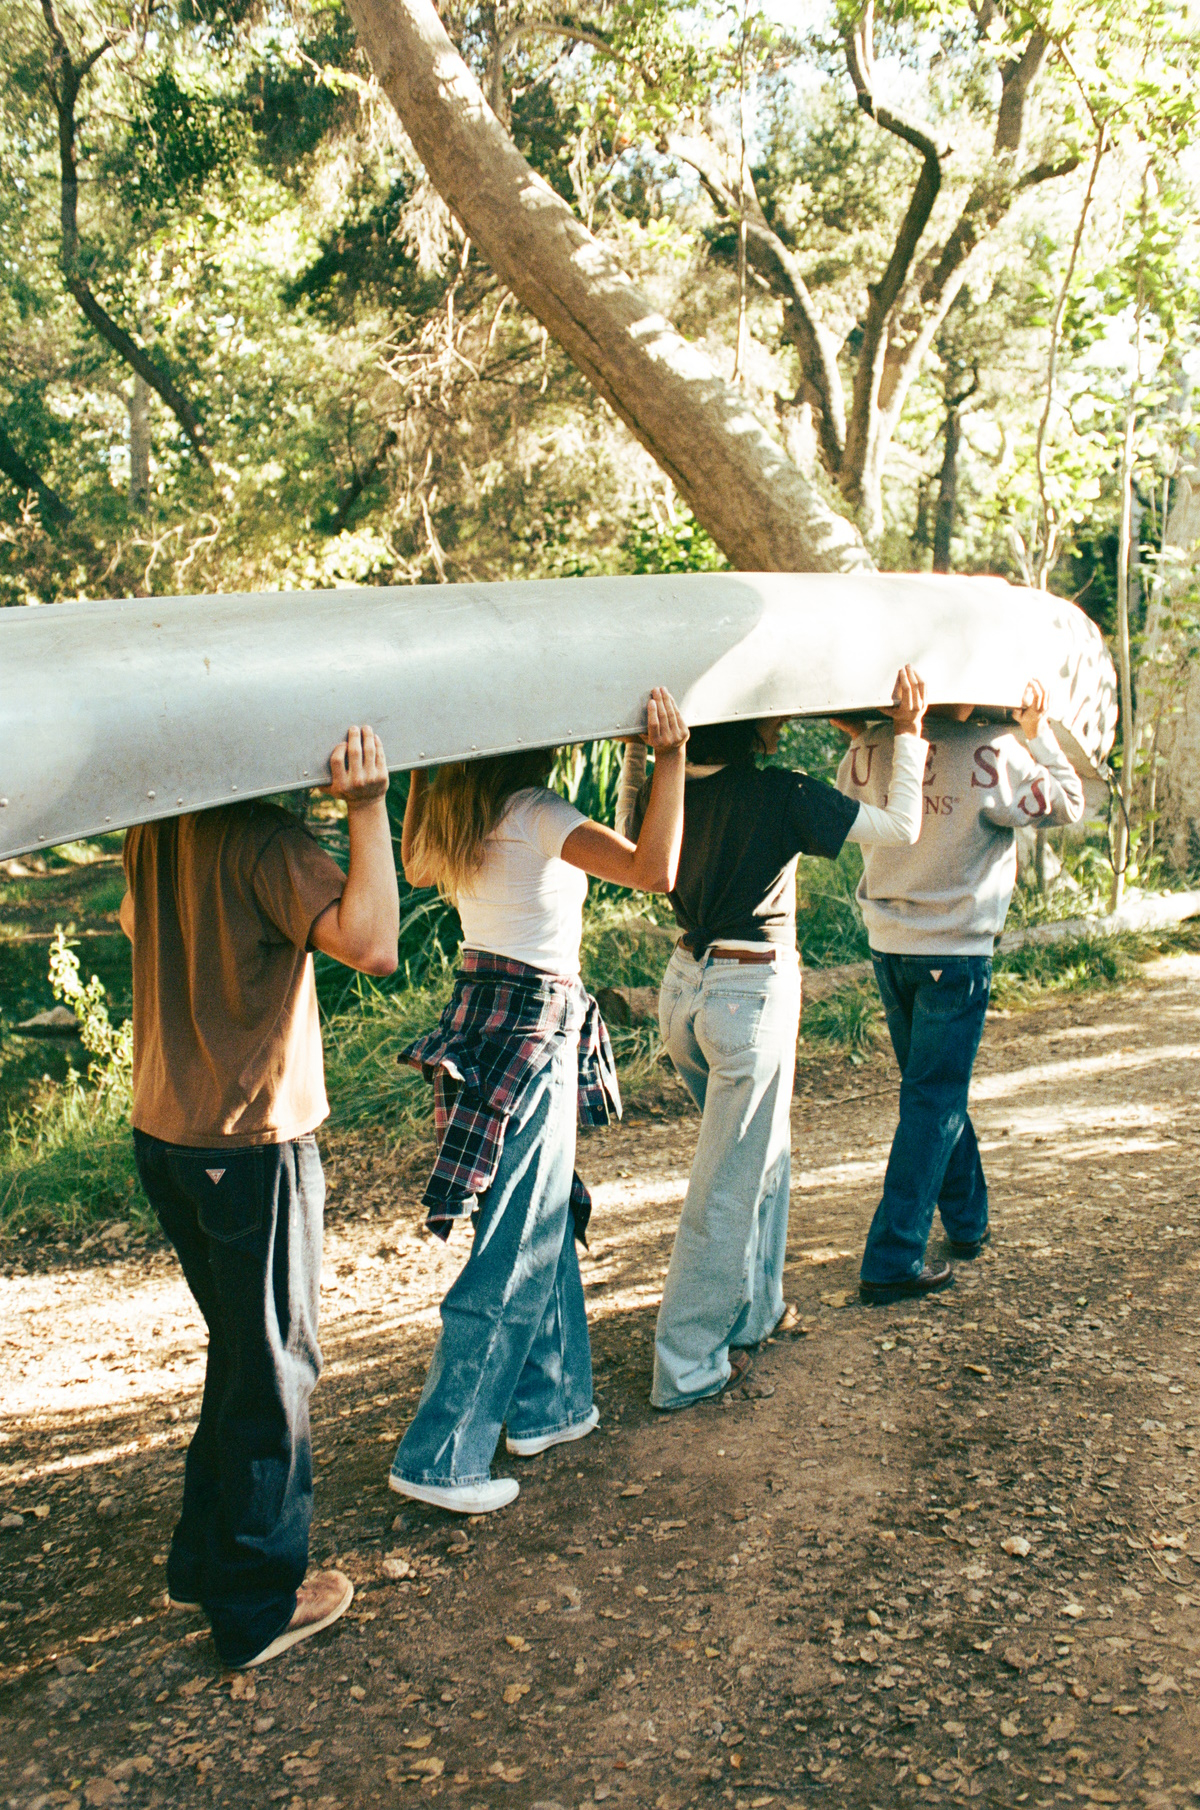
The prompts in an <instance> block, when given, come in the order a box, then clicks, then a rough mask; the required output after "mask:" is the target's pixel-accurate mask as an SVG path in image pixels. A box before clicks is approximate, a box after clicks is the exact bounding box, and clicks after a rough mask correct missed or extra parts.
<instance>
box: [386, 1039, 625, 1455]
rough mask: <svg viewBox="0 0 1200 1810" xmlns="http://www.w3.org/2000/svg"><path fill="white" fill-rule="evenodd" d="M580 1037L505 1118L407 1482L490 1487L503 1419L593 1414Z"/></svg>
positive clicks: (547, 1427)
mask: <svg viewBox="0 0 1200 1810" xmlns="http://www.w3.org/2000/svg"><path fill="white" fill-rule="evenodd" d="M578 1068H579V1052H578V1038H571V1039H569V1040H568V1041H567V1042H566V1043H565V1044H564V1046H563V1048H562V1049H561V1050H560V1051H559V1052H558V1053H557V1054H556V1056H555V1057H554V1060H553V1061H552V1062H549V1063H547V1064H546V1067H545V1068H544V1069H543V1070H542V1072H541V1074H540V1075H539V1076H538V1077H537V1079H536V1080H535V1081H534V1082H533V1084H532V1086H531V1087H530V1090H529V1093H528V1095H527V1096H526V1098H525V1099H524V1100H523V1101H522V1103H521V1107H520V1109H519V1112H518V1113H515V1114H514V1115H513V1117H512V1118H511V1119H510V1120H509V1123H508V1126H507V1128H506V1130H505V1133H504V1148H503V1150H502V1152H501V1156H500V1166H499V1168H498V1170H497V1171H496V1179H495V1181H494V1182H493V1183H492V1185H491V1187H490V1188H489V1189H488V1191H487V1193H486V1194H485V1195H483V1197H482V1199H481V1201H480V1204H479V1211H478V1213H477V1214H476V1215H475V1216H474V1221H475V1238H474V1242H473V1244H472V1246H471V1254H470V1256H469V1257H468V1258H467V1261H466V1263H465V1264H464V1265H463V1268H462V1270H461V1272H460V1273H459V1275H458V1278H457V1280H456V1281H455V1282H454V1283H453V1284H452V1285H451V1287H450V1290H449V1292H448V1293H447V1295H446V1298H445V1300H444V1301H443V1302H442V1309H441V1313H442V1330H441V1334H440V1335H439V1338H438V1342H437V1345H436V1347H435V1348H434V1353H433V1361H432V1363H431V1364H430V1366H429V1375H428V1377H427V1378H426V1382H425V1388H424V1390H423V1392H422V1395H421V1400H420V1402H419V1403H418V1405H417V1412H416V1415H415V1417H414V1419H413V1422H412V1425H411V1426H410V1427H409V1429H408V1431H407V1433H405V1435H404V1438H403V1439H402V1440H401V1442H400V1447H399V1450H398V1451H397V1453H396V1456H395V1459H394V1460H393V1462H392V1472H393V1474H394V1475H395V1476H397V1477H404V1478H406V1479H407V1480H408V1481H409V1482H410V1483H438V1484H449V1483H457V1484H467V1483H485V1482H486V1481H487V1479H488V1477H489V1475H490V1467H491V1462H492V1454H493V1453H494V1451H495V1449H496V1440H497V1438H498V1436H499V1433H500V1428H501V1426H502V1424H503V1423H504V1422H505V1421H507V1423H508V1431H509V1435H510V1437H511V1438H514V1439H516V1438H521V1439H532V1438H540V1437H541V1436H542V1435H543V1434H545V1433H557V1432H561V1431H562V1430H563V1429H565V1428H566V1427H570V1426H574V1425H575V1424H576V1423H577V1422H578V1421H581V1420H586V1419H587V1417H588V1415H589V1414H590V1413H591V1411H592V1352H591V1345H590V1342H589V1340H588V1329H587V1313H586V1310H585V1308H584V1304H583V1284H582V1282H581V1281H580V1276H579V1259H578V1258H577V1257H576V1255H575V1231H574V1220H573V1218H572V1215H571V1209H570V1196H571V1176H572V1174H573V1172H574V1167H575V1124H576V1109H577V1104H578V1092H579V1081H578Z"/></svg>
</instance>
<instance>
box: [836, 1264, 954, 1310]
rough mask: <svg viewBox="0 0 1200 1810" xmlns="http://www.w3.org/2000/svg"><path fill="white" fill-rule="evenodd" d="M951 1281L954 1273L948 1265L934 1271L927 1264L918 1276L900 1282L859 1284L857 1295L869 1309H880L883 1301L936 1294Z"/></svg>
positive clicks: (939, 1266) (907, 1277)
mask: <svg viewBox="0 0 1200 1810" xmlns="http://www.w3.org/2000/svg"><path fill="white" fill-rule="evenodd" d="M953 1280H954V1271H953V1270H952V1269H951V1268H950V1265H949V1264H948V1263H939V1264H938V1266H937V1268H936V1269H934V1268H933V1267H932V1266H931V1265H930V1264H928V1263H927V1264H926V1265H925V1267H924V1269H923V1270H922V1271H921V1273H920V1275H919V1276H905V1277H904V1279H903V1280H902V1281H900V1282H860V1283H859V1285H858V1294H859V1299H860V1300H862V1301H865V1302H866V1303H867V1305H868V1306H869V1307H880V1306H882V1305H883V1303H884V1302H885V1301H905V1300H908V1299H910V1298H911V1297H912V1296H914V1295H917V1296H920V1295H933V1294H936V1293H937V1291H938V1289H939V1288H949V1287H950V1284H951V1283H952V1282H953Z"/></svg>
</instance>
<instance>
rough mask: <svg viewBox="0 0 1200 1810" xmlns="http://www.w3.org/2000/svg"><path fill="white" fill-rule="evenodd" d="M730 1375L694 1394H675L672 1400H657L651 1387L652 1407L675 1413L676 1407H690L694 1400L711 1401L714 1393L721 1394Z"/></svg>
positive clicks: (666, 1412)
mask: <svg viewBox="0 0 1200 1810" xmlns="http://www.w3.org/2000/svg"><path fill="white" fill-rule="evenodd" d="M732 1375H733V1369H732V1366H731V1367H730V1372H729V1376H732ZM729 1376H724V1377H722V1378H721V1380H720V1382H719V1383H714V1384H713V1386H712V1388H711V1389H697V1390H696V1392H695V1394H694V1395H679V1394H675V1395H673V1396H672V1398H671V1400H670V1401H656V1400H655V1399H654V1391H653V1389H651V1391H650V1406H651V1407H652V1408H657V1409H658V1412H659V1413H660V1414H673V1413H674V1412H675V1410H676V1408H690V1407H691V1405H692V1403H693V1402H698V1401H710V1400H711V1399H712V1397H713V1396H714V1395H720V1393H721V1391H722V1390H723V1389H724V1388H725V1386H726V1384H727V1383H728V1382H729Z"/></svg>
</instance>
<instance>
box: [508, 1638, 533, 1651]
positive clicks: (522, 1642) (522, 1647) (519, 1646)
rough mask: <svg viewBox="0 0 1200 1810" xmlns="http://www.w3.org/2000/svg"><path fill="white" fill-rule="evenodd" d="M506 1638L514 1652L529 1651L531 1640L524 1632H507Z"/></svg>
mask: <svg viewBox="0 0 1200 1810" xmlns="http://www.w3.org/2000/svg"><path fill="white" fill-rule="evenodd" d="M504 1638H505V1640H506V1641H507V1642H508V1644H509V1646H510V1647H511V1648H512V1650H513V1652H514V1653H528V1651H529V1642H528V1641H527V1640H526V1639H525V1636H524V1635H523V1634H506V1635H505V1636H504Z"/></svg>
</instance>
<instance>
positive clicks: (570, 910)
mask: <svg viewBox="0 0 1200 1810" xmlns="http://www.w3.org/2000/svg"><path fill="white" fill-rule="evenodd" d="M586 822H587V818H586V817H585V816H584V815H583V812H582V811H577V810H576V809H575V806H574V805H573V804H568V803H567V801H566V799H565V798H560V797H559V795H558V793H557V792H551V791H549V790H548V789H547V788H546V787H544V786H527V787H525V788H524V789H523V790H522V791H520V792H514V793H513V795H512V797H511V798H510V800H509V802H508V805H507V808H506V809H505V812H504V815H503V816H502V817H501V819H500V821H499V823H498V824H497V825H496V827H495V829H494V830H493V831H492V833H491V835H490V836H489V837H488V839H487V841H486V843H485V844H484V854H483V866H482V867H481V868H480V870H479V872H478V873H477V874H476V875H475V877H474V879H473V880H472V881H471V884H470V887H469V888H468V887H464V888H463V889H462V890H461V891H460V893H459V895H458V899H457V901H456V903H457V905H458V915H459V917H460V918H461V919H462V927H463V942H464V943H465V944H466V946H467V947H468V948H469V949H485V950H487V951H488V952H489V953H490V954H492V955H506V956H508V958H509V960H510V961H517V962H525V963H526V964H527V965H528V966H529V967H531V968H543V969H545V971H546V972H547V973H549V974H578V973H579V941H580V937H581V936H582V934H583V901H584V899H585V898H586V896H587V884H588V883H587V875H586V874H585V873H584V872H583V870H582V868H578V867H572V866H571V864H570V862H568V861H563V860H561V859H560V858H559V851H560V850H561V848H562V845H563V843H564V842H565V841H566V839H567V837H568V836H569V835H570V834H571V831H572V830H573V829H577V828H578V826H579V825H580V824H581V823H586Z"/></svg>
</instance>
